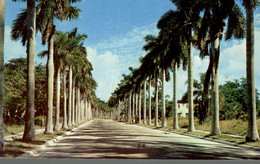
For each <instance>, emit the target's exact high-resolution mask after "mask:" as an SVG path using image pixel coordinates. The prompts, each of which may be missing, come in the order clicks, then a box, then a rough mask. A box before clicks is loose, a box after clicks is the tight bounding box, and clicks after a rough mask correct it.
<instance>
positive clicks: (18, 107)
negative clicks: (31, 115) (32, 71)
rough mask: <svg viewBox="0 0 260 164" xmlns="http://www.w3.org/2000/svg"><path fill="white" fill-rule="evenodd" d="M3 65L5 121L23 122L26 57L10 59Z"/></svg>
mask: <svg viewBox="0 0 260 164" xmlns="http://www.w3.org/2000/svg"><path fill="white" fill-rule="evenodd" d="M4 67H5V69H4V77H5V78H4V118H5V122H8V123H18V124H19V123H23V119H22V117H23V115H24V112H25V105H26V99H25V96H26V73H25V72H26V59H24V58H18V59H11V60H10V61H9V62H8V63H7V64H5V66H4Z"/></svg>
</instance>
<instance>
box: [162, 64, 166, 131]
mask: <svg viewBox="0 0 260 164" xmlns="http://www.w3.org/2000/svg"><path fill="white" fill-rule="evenodd" d="M166 126H167V124H166V106H165V69H162V127H163V128H165V127H166Z"/></svg>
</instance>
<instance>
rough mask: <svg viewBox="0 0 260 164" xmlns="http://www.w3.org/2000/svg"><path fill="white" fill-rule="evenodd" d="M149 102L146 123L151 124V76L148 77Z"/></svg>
mask: <svg viewBox="0 0 260 164" xmlns="http://www.w3.org/2000/svg"><path fill="white" fill-rule="evenodd" d="M148 99H149V104H148V106H149V107H148V125H151V124H152V96H151V76H150V77H149V98H148Z"/></svg>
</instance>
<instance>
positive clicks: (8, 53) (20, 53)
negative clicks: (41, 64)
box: [4, 26, 26, 63]
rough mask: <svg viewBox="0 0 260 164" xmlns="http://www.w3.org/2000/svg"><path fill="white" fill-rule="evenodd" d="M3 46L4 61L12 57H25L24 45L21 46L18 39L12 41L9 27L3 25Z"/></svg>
mask: <svg viewBox="0 0 260 164" xmlns="http://www.w3.org/2000/svg"><path fill="white" fill-rule="evenodd" d="M4 44H5V48H4V53H5V54H4V61H5V63H6V62H7V61H8V60H10V59H13V58H20V57H24V58H26V47H25V46H22V44H21V42H20V41H17V42H15V41H13V40H12V39H11V28H10V27H9V26H5V43H4Z"/></svg>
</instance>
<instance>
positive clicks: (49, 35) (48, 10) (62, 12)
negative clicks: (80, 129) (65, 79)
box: [39, 0, 79, 133]
mask: <svg viewBox="0 0 260 164" xmlns="http://www.w3.org/2000/svg"><path fill="white" fill-rule="evenodd" d="M64 2H65V3H64ZM69 9H72V10H69ZM78 15H79V9H77V8H75V7H73V6H70V4H69V3H68V2H67V1H64V0H61V1H59V2H58V3H57V2H56V1H55V2H54V3H50V2H49V1H47V0H42V1H41V3H40V4H39V16H40V17H42V19H40V20H39V23H40V24H41V26H40V30H41V32H42V37H43V44H45V43H46V42H48V59H47V77H48V78H47V79H48V85H47V86H48V87H47V98H48V115H47V116H48V117H47V124H46V129H45V133H53V125H52V109H53V78H54V56H53V51H54V38H55V34H56V26H55V25H53V22H54V18H57V19H59V20H68V19H77V17H78Z"/></svg>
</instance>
